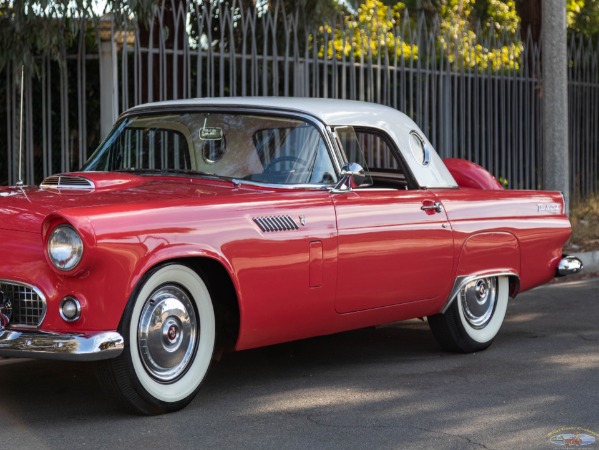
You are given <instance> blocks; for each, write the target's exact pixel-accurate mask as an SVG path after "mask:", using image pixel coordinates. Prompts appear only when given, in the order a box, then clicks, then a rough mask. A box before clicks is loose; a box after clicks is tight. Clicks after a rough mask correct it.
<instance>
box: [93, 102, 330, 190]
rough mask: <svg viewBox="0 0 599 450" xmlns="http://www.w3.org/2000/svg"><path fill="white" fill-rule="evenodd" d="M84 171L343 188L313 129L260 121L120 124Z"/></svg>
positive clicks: (195, 117)
mask: <svg viewBox="0 0 599 450" xmlns="http://www.w3.org/2000/svg"><path fill="white" fill-rule="evenodd" d="M83 170H84V171H131V172H136V173H142V174H144V173H146V174H156V173H184V174H192V173H198V174H209V175H215V176H219V177H227V178H235V179H245V180H250V181H256V182H262V183H269V184H327V185H328V184H332V183H335V182H336V181H337V175H336V171H335V169H334V166H333V164H332V162H331V157H330V155H329V153H328V151H327V147H326V144H325V141H324V139H323V137H322V135H321V133H320V132H319V130H318V129H317V128H316V127H315V126H314V125H312V124H311V123H309V122H306V121H304V120H301V119H291V118H285V117H278V116H266V115H253V114H226V113H198V112H185V113H180V114H171V113H169V114H161V115H147V114H145V115H139V116H130V117H127V118H125V119H123V120H121V121H120V122H119V123H117V125H116V127H115V128H114V130H113V131H112V133H111V134H110V135H109V136H108V138H107V139H106V140H105V141H104V142H103V143H102V144H101V145H100V147H99V148H98V149H97V150H96V151H95V152H94V154H93V155H92V156H91V158H90V159H89V161H88V162H87V164H86V165H85V166H84V167H83Z"/></svg>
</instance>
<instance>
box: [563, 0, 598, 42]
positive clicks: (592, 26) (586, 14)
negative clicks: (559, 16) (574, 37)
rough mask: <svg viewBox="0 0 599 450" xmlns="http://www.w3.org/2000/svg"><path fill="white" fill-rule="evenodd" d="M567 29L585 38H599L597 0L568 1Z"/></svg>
mask: <svg viewBox="0 0 599 450" xmlns="http://www.w3.org/2000/svg"><path fill="white" fill-rule="evenodd" d="M567 8H568V9H567V14H568V28H569V29H570V30H571V31H573V32H575V33H580V34H583V35H585V36H594V37H598V36H599V0H568V2H567Z"/></svg>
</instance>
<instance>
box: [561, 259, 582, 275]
mask: <svg viewBox="0 0 599 450" xmlns="http://www.w3.org/2000/svg"><path fill="white" fill-rule="evenodd" d="M583 268H584V265H583V264H582V261H581V260H580V259H578V258H577V257H576V256H565V255H564V256H563V257H562V259H561V261H560V262H559V264H558V265H557V269H556V274H555V276H556V277H565V276H566V275H574V274H575V273H579V272H580V271H581V270H582V269H583Z"/></svg>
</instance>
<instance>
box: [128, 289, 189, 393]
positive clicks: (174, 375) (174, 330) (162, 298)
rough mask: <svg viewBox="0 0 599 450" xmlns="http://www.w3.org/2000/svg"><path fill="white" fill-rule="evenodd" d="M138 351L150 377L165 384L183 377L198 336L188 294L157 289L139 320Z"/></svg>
mask: <svg viewBox="0 0 599 450" xmlns="http://www.w3.org/2000/svg"><path fill="white" fill-rule="evenodd" d="M137 333H138V348H139V354H140V357H141V360H142V363H143V365H144V368H145V369H146V371H147V372H148V374H149V375H150V376H151V377H152V378H154V379H155V380H157V381H159V382H162V383H169V382H173V381H175V380H177V379H178V378H179V377H180V376H182V375H183V374H184V373H185V372H186V371H187V369H188V368H189V366H190V365H191V362H192V361H193V358H194V356H195V352H196V350H197V344H198V342H197V339H198V335H199V330H198V323H197V320H196V313H195V309H194V307H193V304H192V299H191V298H190V296H189V294H188V293H187V292H186V291H185V290H183V289H182V288H180V287H179V286H177V285H173V284H168V285H164V286H161V287H160V288H158V289H157V290H156V291H154V293H152V295H151V296H150V298H149V299H148V300H147V302H146V303H145V305H144V307H143V309H142V311H141V315H140V318H139V325H138V328H137Z"/></svg>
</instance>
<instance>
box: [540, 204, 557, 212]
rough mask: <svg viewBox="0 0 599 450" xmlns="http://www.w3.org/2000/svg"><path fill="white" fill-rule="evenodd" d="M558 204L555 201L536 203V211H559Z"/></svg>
mask: <svg viewBox="0 0 599 450" xmlns="http://www.w3.org/2000/svg"><path fill="white" fill-rule="evenodd" d="M559 210H560V205H558V204H557V203H537V211H538V212H559Z"/></svg>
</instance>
